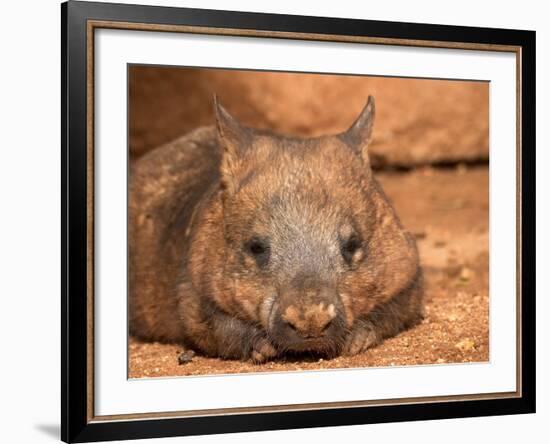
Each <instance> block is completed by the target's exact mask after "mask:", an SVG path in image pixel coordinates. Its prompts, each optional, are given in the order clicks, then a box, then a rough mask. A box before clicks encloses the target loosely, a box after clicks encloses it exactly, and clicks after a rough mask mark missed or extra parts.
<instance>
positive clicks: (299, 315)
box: [282, 302, 336, 338]
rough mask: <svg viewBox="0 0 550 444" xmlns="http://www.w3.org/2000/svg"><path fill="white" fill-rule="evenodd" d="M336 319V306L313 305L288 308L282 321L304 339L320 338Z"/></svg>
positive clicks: (322, 303) (321, 303)
mask: <svg viewBox="0 0 550 444" xmlns="http://www.w3.org/2000/svg"><path fill="white" fill-rule="evenodd" d="M335 317H336V308H335V307H334V304H326V303H324V302H320V303H319V304H311V305H308V306H305V307H297V306H295V305H290V306H288V307H287V308H286V309H285V311H284V312H283V314H282V319H283V321H285V323H286V324H287V326H288V328H290V329H292V330H294V331H296V333H298V334H299V335H300V336H302V337H303V338H318V337H319V336H322V335H323V333H324V332H325V330H327V329H328V327H329V326H330V324H331V323H332V320H333V319H334V318H335Z"/></svg>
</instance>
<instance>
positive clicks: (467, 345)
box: [455, 338, 476, 352]
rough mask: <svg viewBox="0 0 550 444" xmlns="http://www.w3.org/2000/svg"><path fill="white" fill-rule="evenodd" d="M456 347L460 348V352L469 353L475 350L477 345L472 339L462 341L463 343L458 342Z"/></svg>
mask: <svg viewBox="0 0 550 444" xmlns="http://www.w3.org/2000/svg"><path fill="white" fill-rule="evenodd" d="M455 347H456V348H458V349H459V350H460V351H463V352H467V351H472V350H475V348H476V343H475V342H474V341H473V340H472V339H469V338H465V339H462V341H460V342H457V343H456V344H455Z"/></svg>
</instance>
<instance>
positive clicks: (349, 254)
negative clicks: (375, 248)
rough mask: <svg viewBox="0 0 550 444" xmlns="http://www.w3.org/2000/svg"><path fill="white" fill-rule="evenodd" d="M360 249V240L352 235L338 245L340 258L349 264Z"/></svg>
mask: <svg viewBox="0 0 550 444" xmlns="http://www.w3.org/2000/svg"><path fill="white" fill-rule="evenodd" d="M360 248H361V239H359V237H358V236H356V235H352V236H351V237H349V238H348V239H346V240H344V241H343V242H342V243H341V245H340V250H341V252H342V256H343V257H344V259H345V261H346V262H347V263H351V262H352V261H353V258H354V257H355V256H356V253H357V252H358V251H359V249H360Z"/></svg>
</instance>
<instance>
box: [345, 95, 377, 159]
mask: <svg viewBox="0 0 550 444" xmlns="http://www.w3.org/2000/svg"><path fill="white" fill-rule="evenodd" d="M374 115H375V108H374V97H373V96H369V99H368V101H367V104H366V105H365V107H364V108H363V111H361V114H359V117H357V120H355V122H353V125H351V126H350V128H349V129H348V130H347V131H346V132H345V133H343V134H342V138H343V139H344V140H345V141H346V142H347V143H348V145H350V146H351V147H352V148H353V149H355V150H356V151H357V153H358V154H360V155H361V156H363V158H364V159H365V160H367V159H368V153H367V147H368V146H369V143H370V141H371V139H372V127H373V124H374Z"/></svg>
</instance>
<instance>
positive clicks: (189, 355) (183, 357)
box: [178, 350, 195, 365]
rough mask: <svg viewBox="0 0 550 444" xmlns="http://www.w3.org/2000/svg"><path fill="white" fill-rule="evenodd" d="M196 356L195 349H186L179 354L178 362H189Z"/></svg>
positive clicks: (180, 363)
mask: <svg viewBox="0 0 550 444" xmlns="http://www.w3.org/2000/svg"><path fill="white" fill-rule="evenodd" d="M194 356H195V352H194V351H193V350H184V351H183V352H182V353H181V354H180V355H179V356H178V364H179V365H182V364H187V363H189V362H191V361H192V360H193V357H194Z"/></svg>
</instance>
